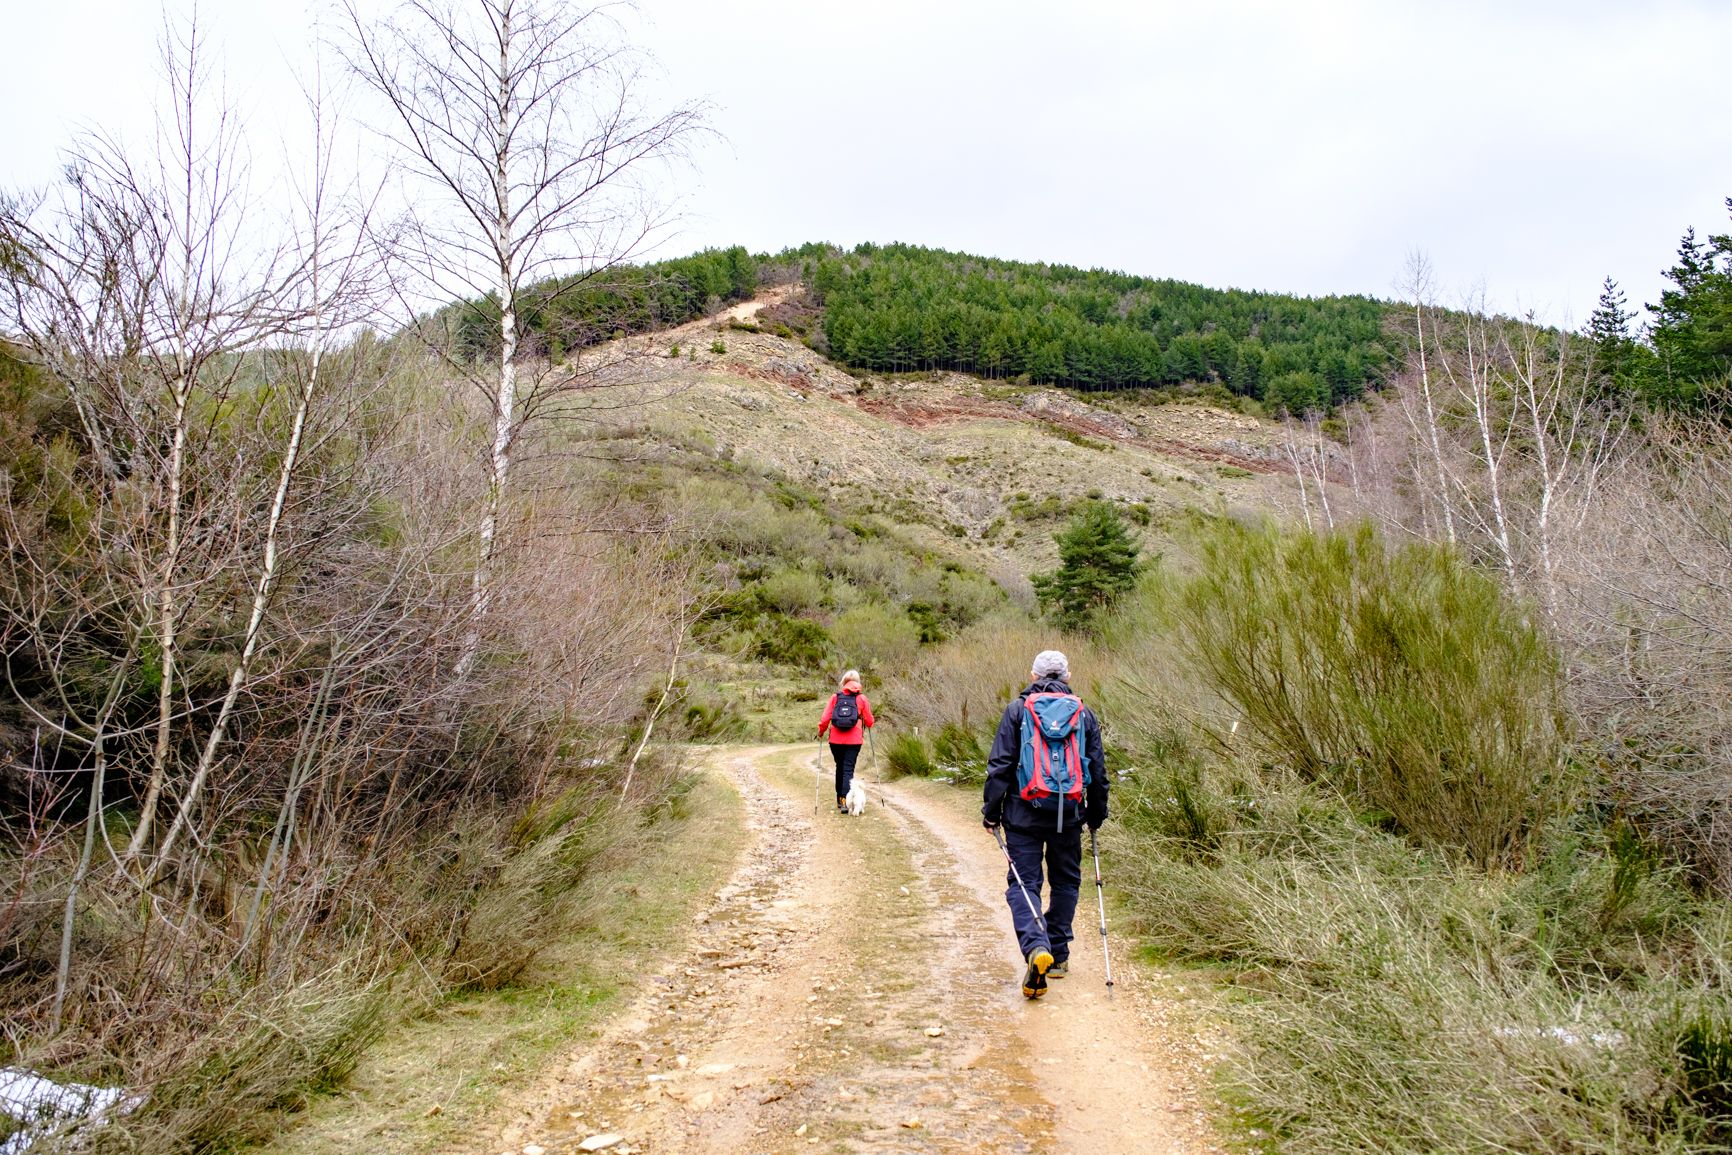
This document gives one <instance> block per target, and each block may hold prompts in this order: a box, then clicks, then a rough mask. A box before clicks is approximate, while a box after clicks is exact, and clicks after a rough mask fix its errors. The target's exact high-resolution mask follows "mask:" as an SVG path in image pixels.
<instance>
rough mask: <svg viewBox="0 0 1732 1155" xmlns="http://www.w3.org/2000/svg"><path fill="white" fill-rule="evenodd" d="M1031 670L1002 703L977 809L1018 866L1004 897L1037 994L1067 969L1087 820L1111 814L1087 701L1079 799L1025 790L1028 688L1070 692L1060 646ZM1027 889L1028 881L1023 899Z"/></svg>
mask: <svg viewBox="0 0 1732 1155" xmlns="http://www.w3.org/2000/svg"><path fill="white" fill-rule="evenodd" d="M1030 676H1031V677H1032V679H1033V681H1031V682H1030V683H1029V685H1028V688H1027V689H1025V690H1023V691H1022V693H1021V694H1019V695H1017V698H1016V700H1015V701H1013V702H1011V703H1010V705H1008V706H1006V707H1005V709H1004V716H1003V717H1002V718H1000V719H999V722H998V733H997V734H995V735H994V736H993V739H992V753H990V754H989V755H987V759H986V796H985V801H984V803H983V804H982V806H981V808H980V814H981V818H982V820H983V824H984V825H985V826H986V828H987V829H988V830H996V829H997V828H998V827H1000V826H1003V828H1004V841H1005V845H1006V847H1007V848H1008V850H1009V853H1010V859H1011V862H1013V863H1015V866H1016V869H1015V871H1014V872H1010V871H1007V872H1006V875H1005V886H1006V890H1005V892H1004V897H1005V901H1007V902H1009V903H1010V916H1011V919H1012V920H1013V921H1014V922H1015V923H1016V940H1017V945H1018V946H1019V947H1021V949H1022V957H1023V960H1024V961H1025V962H1026V963H1027V964H1028V970H1027V972H1026V973H1025V974H1024V976H1023V980H1022V993H1023V994H1025V995H1027V996H1028V997H1029V998H1031V999H1036V998H1039V997H1040V996H1041V995H1044V994H1045V993H1046V980H1047V979H1048V978H1049V977H1050V978H1063V977H1064V976H1065V974H1066V973H1067V972H1068V971H1069V969H1070V944H1071V938H1072V935H1071V920H1072V919H1073V918H1074V917H1075V915H1076V904H1077V895H1078V893H1079V891H1080V890H1081V889H1082V831H1083V827H1085V826H1086V827H1088V829H1090V830H1091V831H1092V830H1095V829H1097V828H1099V826H1100V824H1101V823H1103V822H1105V821H1106V820H1107V772H1106V756H1105V754H1104V752H1103V751H1102V749H1101V727H1100V722H1099V721H1098V720H1097V719H1096V718H1095V716H1094V712H1093V711H1092V710H1090V709H1088V708H1087V707H1086V706H1085V707H1083V709H1082V717H1081V723H1080V725H1081V732H1080V735H1079V739H1078V741H1079V746H1080V752H1081V753H1082V755H1083V756H1084V758H1085V759H1086V760H1087V765H1088V768H1089V773H1088V784H1087V786H1086V788H1085V789H1084V791H1083V798H1082V801H1081V803H1080V804H1079V803H1077V802H1075V801H1072V800H1071V799H1068V798H1063V797H1061V798H1059V799H1058V801H1057V805H1056V806H1054V805H1053V800H1052V799H1046V800H1045V805H1042V806H1037V805H1035V803H1033V802H1031V801H1029V800H1028V799H1025V798H1024V797H1023V796H1022V793H1021V789H1020V785H1021V784H1020V781H1019V775H1018V769H1017V764H1018V762H1019V761H1020V760H1021V756H1022V728H1023V726H1024V724H1025V723H1026V722H1027V719H1028V710H1027V707H1026V706H1025V705H1024V703H1025V702H1026V701H1027V700H1028V697H1029V695H1031V694H1069V693H1071V688H1070V662H1069V661H1068V660H1067V659H1066V658H1065V656H1064V655H1063V654H1061V653H1059V652H1058V651H1057V650H1043V651H1041V652H1040V653H1039V654H1036V655H1035V658H1034V664H1033V669H1032V670H1031V671H1030ZM1043 859H1044V865H1045V876H1046V881H1047V882H1048V883H1049V884H1050V885H1051V898H1050V899H1049V901H1048V904H1047V908H1046V916H1045V923H1046V925H1045V927H1044V928H1043V927H1042V926H1041V923H1040V922H1039V921H1037V920H1036V918H1035V916H1034V912H1033V911H1032V910H1031V909H1030V903H1031V902H1032V903H1034V904H1035V905H1038V904H1039V902H1040V888H1041V878H1042V864H1043ZM1019 875H1020V876H1021V879H1022V881H1021V884H1020V885H1019V884H1018V882H1017V877H1018V876H1019ZM1023 887H1027V891H1026V897H1025V892H1024V891H1023V889H1022V888H1023Z"/></svg>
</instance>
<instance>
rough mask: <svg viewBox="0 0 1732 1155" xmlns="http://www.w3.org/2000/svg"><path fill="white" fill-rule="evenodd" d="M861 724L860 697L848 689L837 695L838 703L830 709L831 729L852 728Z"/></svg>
mask: <svg viewBox="0 0 1732 1155" xmlns="http://www.w3.org/2000/svg"><path fill="white" fill-rule="evenodd" d="M859 724H860V699H859V697H858V696H857V695H855V694H853V693H852V692H850V691H848V690H843V691H842V692H841V693H840V694H837V695H836V705H835V707H834V708H832V709H831V711H830V729H832V730H852V729H853V728H854V727H856V726H858V725H859Z"/></svg>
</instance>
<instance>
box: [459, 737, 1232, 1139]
mask: <svg viewBox="0 0 1732 1155" xmlns="http://www.w3.org/2000/svg"><path fill="white" fill-rule="evenodd" d="M813 756H814V748H813V747H811V746H805V747H798V748H795V747H786V746H779V747H759V748H752V749H742V750H739V751H735V752H730V753H729V754H727V755H724V756H723V757H722V758H721V759H720V760H719V762H718V767H719V769H720V772H723V773H726V774H728V775H729V776H730V778H731V779H732V780H733V781H734V783H735V785H736V787H737V788H738V789H739V790H740V792H741V794H742V796H743V797H744V799H745V801H746V810H747V813H748V815H749V823H750V830H749V834H750V844H749V845H748V847H747V849H746V850H745V852H744V854H743V856H742V859H741V862H740V865H739V867H738V868H737V870H736V871H735V874H734V876H733V877H732V878H731V879H730V880H729V882H728V883H727V884H726V885H725V886H723V887H722V888H721V889H720V890H719V891H718V892H717V893H716V895H715V899H714V901H713V903H712V905H711V906H710V908H709V909H708V910H706V911H704V912H703V913H702V914H700V915H699V916H698V921H697V925H696V927H695V928H694V933H693V935H692V938H691V941H690V943H689V944H688V946H687V947H686V949H685V950H684V951H683V953H681V954H679V955H678V956H676V958H675V959H674V961H673V962H672V963H671V964H669V965H668V966H666V967H664V968H663V970H662V973H659V974H655V975H652V976H650V977H649V979H648V981H647V982H646V983H645V988H646V989H645V993H644V994H643V995H642V996H640V997H639V998H638V999H637V1000H636V1002H635V1003H634V1005H633V1006H632V1007H631V1008H630V1009H629V1010H627V1011H625V1012H624V1013H622V1014H621V1015H620V1016H619V1017H618V1019H616V1020H615V1022H614V1023H613V1025H612V1026H611V1027H610V1028H609V1029H608V1030H607V1031H606V1032H605V1033H604V1034H603V1036H602V1037H601V1038H600V1039H599V1040H598V1041H596V1042H594V1043H593V1044H591V1045H588V1046H586V1047H584V1048H583V1049H581V1050H579V1051H576V1052H574V1053H572V1054H571V1055H569V1056H567V1058H566V1059H565V1060H563V1061H562V1062H561V1063H559V1064H558V1065H557V1067H556V1068H555V1069H554V1070H552V1071H550V1072H548V1073H547V1074H546V1075H545V1076H544V1078H543V1079H542V1081H541V1082H540V1083H539V1084H538V1085H537V1086H535V1087H534V1088H532V1089H531V1090H530V1091H529V1092H528V1093H527V1094H526V1095H524V1096H523V1097H522V1098H521V1099H520V1100H519V1102H518V1103H517V1104H516V1110H515V1120H514V1121H513V1122H511V1123H509V1124H508V1125H506V1126H504V1127H502V1128H501V1129H500V1130H499V1131H498V1132H497V1134H496V1138H495V1140H494V1141H493V1142H492V1143H491V1144H489V1145H487V1146H485V1147H482V1148H480V1150H481V1151H484V1152H488V1153H493V1155H497V1153H499V1152H510V1153H512V1155H517V1153H523V1155H536V1149H537V1148H539V1149H540V1151H542V1152H546V1153H549V1155H552V1153H555V1152H570V1151H577V1150H581V1149H583V1148H582V1147H581V1146H580V1145H581V1144H582V1142H583V1141H584V1140H585V1139H588V1138H590V1137H592V1136H596V1135H598V1134H603V1133H611V1134H616V1135H619V1136H622V1137H623V1138H622V1139H621V1140H620V1141H619V1142H618V1143H617V1144H616V1145H614V1146H612V1147H610V1148H608V1149H609V1150H612V1151H616V1152H623V1153H626V1155H632V1153H640V1155H641V1153H651V1152H688V1151H689V1152H793V1151H813V1150H817V1151H858V1150H865V1149H887V1150H895V1151H962V1150H968V1151H987V1152H1069V1151H1089V1152H1095V1153H1098V1155H1113V1153H1117V1152H1169V1151H1171V1152H1192V1151H1207V1150H1216V1149H1218V1148H1217V1146H1216V1144H1215V1143H1214V1141H1213V1138H1212V1136H1211V1135H1210V1133H1209V1131H1208V1129H1207V1126H1206V1121H1205V1120H1204V1119H1203V1117H1202V1115H1201V1114H1200V1113H1199V1112H1198V1110H1197V1108H1196V1104H1195V1096H1194V1092H1193V1089H1192V1087H1193V1080H1194V1079H1195V1071H1196V1065H1195V1061H1196V1051H1197V1047H1196V1045H1195V1043H1194V1042H1192V1041H1191V1040H1190V1039H1189V1038H1188V1037H1185V1036H1184V1035H1183V1034H1182V1033H1181V1032H1180V1031H1178V1030H1176V1029H1174V1027H1173V1026H1171V1025H1170V1024H1169V1021H1168V1008H1167V1007H1166V1006H1165V1004H1163V1003H1162V1001H1161V1000H1160V999H1159V998H1158V997H1157V996H1156V992H1155V991H1154V990H1153V989H1152V988H1151V987H1150V985H1149V984H1147V983H1146V982H1144V981H1142V980H1141V979H1140V977H1139V976H1138V974H1137V972H1136V971H1134V970H1133V968H1131V967H1130V966H1129V965H1128V956H1126V955H1120V956H1119V957H1120V958H1121V959H1122V960H1123V962H1124V964H1125V965H1121V966H1119V967H1115V978H1117V979H1118V986H1117V989H1116V997H1115V1000H1114V1001H1113V1002H1112V1003H1109V1002H1108V999H1107V994H1106V988H1105V985H1104V982H1103V981H1102V975H1101V970H1100V965H1101V960H1100V949H1099V945H1098V943H1099V936H1098V935H1097V934H1095V933H1094V930H1093V923H1094V919H1093V915H1092V906H1091V907H1090V912H1089V913H1088V914H1087V916H1086V917H1085V916H1084V912H1082V911H1079V919H1078V923H1079V930H1081V931H1083V932H1085V933H1083V934H1079V940H1078V944H1077V950H1076V952H1075V954H1074V955H1073V958H1072V968H1073V969H1072V971H1071V975H1070V977H1069V978H1066V979H1063V980H1060V981H1055V983H1054V989H1053V990H1052V991H1051V993H1050V994H1049V995H1048V996H1047V997H1046V998H1045V999H1043V1000H1041V1001H1039V1002H1035V1003H1030V1002H1028V1001H1027V1000H1025V999H1023V998H1022V996H1021V994H1020V992H1019V978H1020V970H1019V968H1018V967H1017V965H1016V945H1015V941H1014V938H1013V937H1012V935H1011V931H1010V917H1009V914H1008V911H1007V909H1006V906H1005V903H1004V897H1003V893H1004V881H1003V879H1004V868H1003V864H1002V861H1003V860H1002V859H1001V858H998V857H997V850H996V848H995V847H994V845H993V843H992V841H991V840H990V839H989V838H987V837H986V835H985V833H984V832H983V831H981V830H980V828H979V823H978V821H976V820H974V819H973V818H972V812H971V810H970V807H969V803H968V799H967V798H966V797H964V796H963V795H962V794H961V793H960V792H957V791H947V790H945V789H944V788H942V787H934V786H931V785H930V784H926V783H910V784H896V785H889V786H877V787H874V794H875V797H874V799H873V803H872V805H870V806H869V807H868V809H867V812H866V814H865V815H864V816H862V817H860V818H847V817H843V816H840V815H837V814H835V813H833V812H832V808H831V806H830V802H829V799H828V797H827V788H826V790H825V791H824V793H825V795H826V797H823V798H822V800H821V808H820V812H819V813H818V814H817V815H816V816H814V814H813V812H812V811H813V806H812V782H813V773H812V765H813ZM1084 898H1085V899H1088V900H1089V901H1090V902H1091V903H1092V899H1093V896H1092V895H1091V894H1085V895H1084ZM1121 947H1122V944H1121Z"/></svg>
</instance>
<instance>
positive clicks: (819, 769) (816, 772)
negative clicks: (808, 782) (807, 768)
mask: <svg viewBox="0 0 1732 1155" xmlns="http://www.w3.org/2000/svg"><path fill="white" fill-rule="evenodd" d="M823 782H824V736H823V735H822V734H820V735H819V736H818V756H817V757H816V758H814V759H812V817H813V818H816V817H818V791H819V789H820V788H821V787H822V786H823Z"/></svg>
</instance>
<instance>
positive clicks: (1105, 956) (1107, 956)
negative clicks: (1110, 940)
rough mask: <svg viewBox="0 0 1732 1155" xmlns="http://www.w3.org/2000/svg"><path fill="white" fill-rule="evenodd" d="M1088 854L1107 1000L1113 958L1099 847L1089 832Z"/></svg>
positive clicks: (1111, 981) (1110, 994)
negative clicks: (1091, 863) (1092, 868)
mask: <svg viewBox="0 0 1732 1155" xmlns="http://www.w3.org/2000/svg"><path fill="white" fill-rule="evenodd" d="M1089 853H1090V854H1092V855H1094V860H1095V903H1096V904H1097V905H1098V906H1099V907H1100V911H1101V959H1102V961H1104V962H1105V963H1106V967H1107V998H1109V999H1110V998H1112V997H1113V956H1112V954H1111V953H1110V952H1109V951H1108V950H1107V891H1106V887H1105V885H1104V884H1102V882H1101V847H1100V843H1099V842H1097V841H1095V832H1094V831H1092V830H1091V831H1089Z"/></svg>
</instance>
